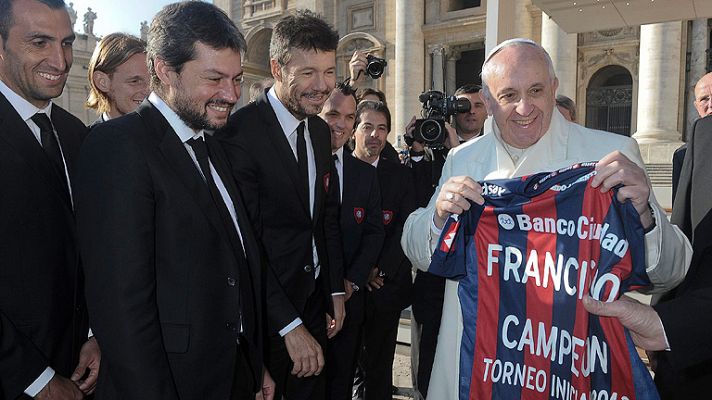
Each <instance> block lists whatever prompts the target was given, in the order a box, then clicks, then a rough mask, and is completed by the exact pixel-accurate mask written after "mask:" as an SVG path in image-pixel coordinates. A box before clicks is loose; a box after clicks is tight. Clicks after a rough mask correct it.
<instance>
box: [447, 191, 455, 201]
mask: <svg viewBox="0 0 712 400" xmlns="http://www.w3.org/2000/svg"><path fill="white" fill-rule="evenodd" d="M445 198H446V199H448V200H452V199H454V198H455V193H453V192H448V193H447V194H446V195H445Z"/></svg>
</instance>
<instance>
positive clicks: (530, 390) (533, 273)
mask: <svg viewBox="0 0 712 400" xmlns="http://www.w3.org/2000/svg"><path fill="white" fill-rule="evenodd" d="M594 167H595V163H581V164H576V165H573V166H571V167H568V168H565V169H563V170H559V171H556V172H552V173H542V174H536V175H533V176H530V177H526V178H522V179H508V180H494V181H486V182H481V184H482V186H483V195H484V198H485V204H484V205H483V206H479V205H477V204H475V203H472V207H471V208H470V210H469V211H467V212H465V213H463V214H462V215H460V216H451V217H450V218H449V219H448V221H447V222H446V224H445V226H444V228H443V233H442V235H441V237H440V242H439V243H438V246H437V247H436V250H435V253H434V254H433V258H432V263H431V265H430V269H429V271H430V272H431V273H433V274H436V275H440V276H444V277H446V278H450V279H455V280H459V285H458V296H459V300H460V304H461V309H462V314H463V315H462V317H463V325H464V326H463V334H462V340H461V349H460V376H459V388H458V392H459V399H460V400H465V399H477V400H482V399H498V400H500V399H502V400H507V399H567V400H572V399H576V400H583V399H586V400H590V399H607V400H612V399H618V400H622V399H629V400H634V399H645V400H647V399H658V398H659V397H658V395H657V392H656V391H655V385H654V384H653V381H652V379H651V377H650V374H649V373H648V372H647V370H646V368H645V366H644V365H643V363H642V362H641V360H640V358H639V357H638V354H637V352H636V351H635V347H634V345H633V342H632V340H631V338H630V334H629V333H628V331H627V330H626V329H624V328H623V326H622V325H621V324H620V323H619V322H618V321H617V320H616V319H612V318H603V317H598V316H595V315H591V314H589V313H588V312H587V311H586V310H585V309H584V307H583V303H582V298H583V297H584V296H585V295H587V294H588V295H591V296H592V297H594V298H597V299H599V300H602V301H613V300H614V299H616V298H618V297H620V295H621V294H622V293H625V292H627V291H630V290H634V289H637V288H641V287H646V286H649V285H650V282H649V280H648V277H647V275H646V273H645V243H644V233H643V228H642V226H641V225H640V220H639V217H638V213H637V212H636V210H635V209H634V208H633V206H632V205H631V204H630V202H625V203H620V202H619V201H618V200H617V199H616V197H615V194H616V191H617V189H616V190H612V191H609V192H607V193H601V191H600V190H599V189H594V188H592V187H591V186H590V179H591V178H592V177H593V176H594V175H595V172H594Z"/></svg>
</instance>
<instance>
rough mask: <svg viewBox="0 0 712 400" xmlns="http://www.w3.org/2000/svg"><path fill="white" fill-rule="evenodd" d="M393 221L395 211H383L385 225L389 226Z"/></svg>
mask: <svg viewBox="0 0 712 400" xmlns="http://www.w3.org/2000/svg"><path fill="white" fill-rule="evenodd" d="M391 221H393V211H391V210H383V225H388V224H390V223H391Z"/></svg>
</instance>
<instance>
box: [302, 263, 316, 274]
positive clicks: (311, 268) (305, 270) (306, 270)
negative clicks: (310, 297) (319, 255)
mask: <svg viewBox="0 0 712 400" xmlns="http://www.w3.org/2000/svg"><path fill="white" fill-rule="evenodd" d="M313 269H314V267H312V266H311V264H307V265H305V266H304V272H312V270H313Z"/></svg>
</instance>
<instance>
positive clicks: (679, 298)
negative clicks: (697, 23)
mask: <svg viewBox="0 0 712 400" xmlns="http://www.w3.org/2000/svg"><path fill="white" fill-rule="evenodd" d="M688 145H689V147H688V151H687V154H686V156H685V162H684V163H683V166H682V172H681V176H680V187H679V192H678V203H677V204H678V205H677V206H676V207H675V209H674V210H673V215H672V222H673V223H675V224H676V225H678V226H679V227H680V229H682V231H683V232H684V233H685V234H686V235H687V236H688V237H690V238H691V241H692V249H693V255H692V262H691V264H690V269H689V270H688V272H687V276H686V277H685V280H684V281H683V282H682V283H681V284H680V286H678V287H677V288H675V289H674V290H673V291H672V292H671V293H669V294H668V295H666V297H665V299H664V300H662V301H661V302H660V303H658V304H657V305H655V306H653V307H650V306H646V305H643V304H640V303H637V302H635V301H633V300H629V299H624V300H621V301H616V302H613V303H609V304H602V303H597V302H593V301H590V300H589V304H588V305H587V308H588V309H589V310H590V311H591V310H593V311H592V312H596V313H597V314H601V315H606V316H614V317H618V318H619V319H620V320H621V323H623V325H624V326H626V327H628V328H629V329H630V330H631V333H632V334H633V340H634V341H635V343H636V345H638V346H639V347H642V348H644V349H646V350H667V351H658V352H657V353H656V359H657V367H656V369H655V384H656V385H657V387H658V390H659V391H660V396H661V398H662V399H701V398H706V397H707V396H709V393H710V391H711V390H712V344H710V337H712V312H710V311H711V310H712V212H711V211H712V198H710V195H709V187H710V184H712V172H711V171H712V160H711V159H710V157H709V154H710V151H712V116H707V117H704V118H702V119H699V120H697V121H696V122H695V125H694V127H693V133H692V138H691V139H690V141H689V142H688Z"/></svg>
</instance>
